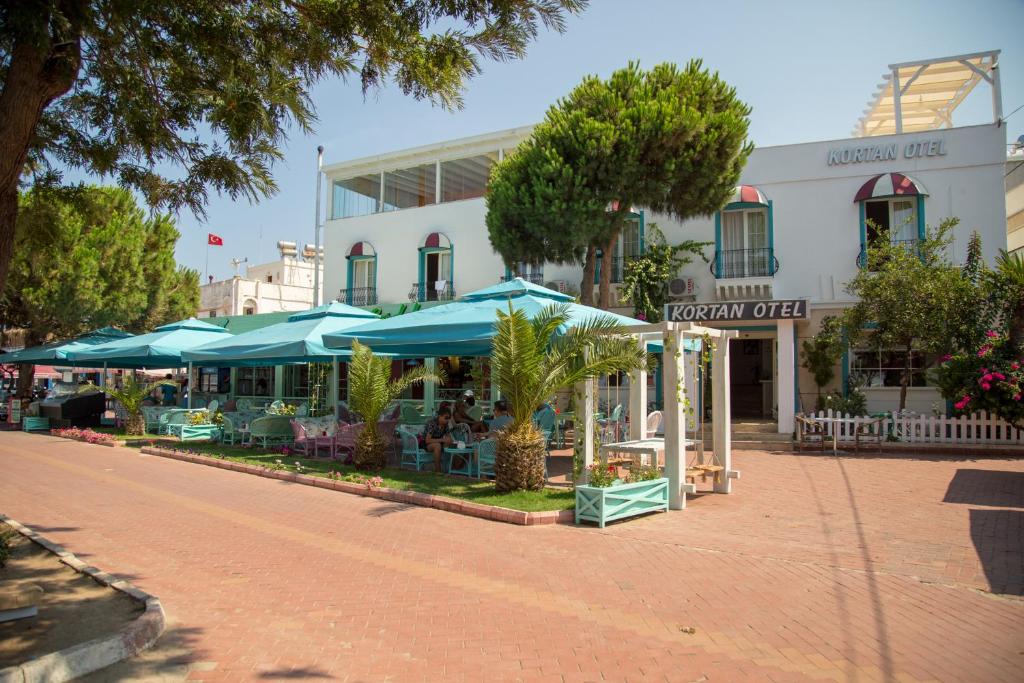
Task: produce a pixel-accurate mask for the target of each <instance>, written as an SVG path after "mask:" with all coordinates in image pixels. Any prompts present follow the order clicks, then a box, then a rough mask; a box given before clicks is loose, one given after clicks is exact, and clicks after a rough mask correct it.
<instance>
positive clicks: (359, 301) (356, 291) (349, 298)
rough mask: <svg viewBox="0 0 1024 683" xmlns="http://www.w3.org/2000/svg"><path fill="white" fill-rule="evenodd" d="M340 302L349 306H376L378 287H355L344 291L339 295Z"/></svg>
mask: <svg viewBox="0 0 1024 683" xmlns="http://www.w3.org/2000/svg"><path fill="white" fill-rule="evenodd" d="M338 301H340V302H341V303H343V304H348V305H349V306H376V305H377V288H376V287H354V288H352V289H343V290H341V292H340V293H339V294H338Z"/></svg>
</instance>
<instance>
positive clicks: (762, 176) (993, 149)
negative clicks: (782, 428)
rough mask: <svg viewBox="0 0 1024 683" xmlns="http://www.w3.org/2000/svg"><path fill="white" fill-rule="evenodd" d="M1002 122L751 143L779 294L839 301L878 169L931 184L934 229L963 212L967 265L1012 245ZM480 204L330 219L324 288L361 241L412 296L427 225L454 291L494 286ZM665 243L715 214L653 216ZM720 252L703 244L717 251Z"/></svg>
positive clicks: (958, 245)
mask: <svg viewBox="0 0 1024 683" xmlns="http://www.w3.org/2000/svg"><path fill="white" fill-rule="evenodd" d="M1005 131H1006V129H1005V127H1004V128H998V127H996V126H994V125H983V126H972V127H966V128H954V129H951V130H940V131H930V132H928V133H917V134H907V135H901V136H880V137H874V138H855V139H847V140H833V141H824V142H814V143H806V144H799V145H785V146H780V147H763V148H758V149H756V150H754V152H753V153H752V154H751V157H750V160H749V161H748V163H747V167H746V169H745V170H744V172H743V176H742V180H741V182H742V183H743V184H750V185H756V186H757V187H759V188H760V189H761V190H762V191H763V192H764V193H765V194H766V195H767V196H768V198H769V199H771V200H772V202H773V207H774V235H775V255H776V257H777V258H778V260H779V272H778V274H777V275H776V276H775V281H774V296H775V297H776V298H801V297H807V298H809V299H811V300H812V303H822V304H828V303H843V302H847V301H849V296H848V295H846V293H845V292H844V291H843V285H844V283H845V282H847V281H848V280H850V279H851V278H852V277H853V276H854V274H855V273H856V268H857V265H856V259H857V255H858V253H859V251H860V232H859V214H858V207H857V205H856V204H854V202H853V198H854V195H855V194H856V193H857V190H858V189H859V188H860V187H861V185H863V183H864V182H866V181H867V180H868V179H869V178H871V177H872V176H874V175H877V174H879V173H885V172H903V173H907V174H909V175H911V176H913V177H914V178H916V179H917V180H918V181H920V182H921V183H922V184H924V186H925V187H926V188H927V190H928V192H929V196H928V197H927V198H926V199H925V220H926V222H927V223H928V224H929V225H932V226H934V225H937V224H938V223H939V222H940V221H941V220H942V219H943V218H945V217H948V216H957V217H959V218H960V220H961V222H960V226H959V227H958V228H957V231H956V233H955V239H954V244H953V256H954V258H955V259H957V260H962V259H963V257H964V255H965V253H966V245H967V240H968V238H969V236H970V233H971V232H972V231H973V230H978V231H979V232H980V233H981V235H982V240H983V245H984V252H985V256H986V258H988V259H990V260H991V259H993V258H994V257H995V255H996V254H997V253H998V250H999V249H1002V248H1005V247H1006V210H1005V194H1004V189H1003V174H1004V173H1005V155H1006V152H1005V150H1006V147H1005V138H1006V135H1005ZM926 139H942V140H944V142H945V148H946V151H947V154H946V155H945V156H933V157H922V158H914V159H905V158H903V154H902V148H903V146H904V145H905V144H907V143H908V142H912V141H915V140H926ZM889 142H897V143H898V144H899V148H900V155H899V157H898V158H897V159H896V160H894V161H884V162H883V161H878V162H869V163H859V164H850V165H845V166H829V165H828V164H827V160H828V151H829V150H830V149H833V148H841V147H848V146H863V145H866V144H871V145H875V144H877V145H885V144H887V143H889ZM485 215H486V207H485V204H484V200H483V199H482V198H481V199H471V200H465V201H460V202H452V203H447V204H437V205H432V206H427V207H421V208H414V209H405V210H401V211H392V212H387V213H379V214H373V215H369V216H359V217H353V218H344V219H338V220H331V221H328V222H327V224H326V230H325V247H326V254H327V257H326V268H325V273H324V292H325V298H326V299H327V300H333V299H335V298H336V297H337V296H338V292H339V291H340V290H341V289H343V288H344V287H345V286H346V268H347V261H346V259H345V255H346V254H347V253H348V250H349V249H350V248H351V246H352V245H353V244H355V243H356V242H360V241H366V242H369V243H370V244H372V245H373V246H374V248H375V249H376V252H377V269H378V270H377V292H378V300H379V301H380V302H382V303H400V302H405V301H408V300H409V299H408V295H409V290H410V289H411V287H412V283H414V282H416V281H417V278H418V258H419V254H418V247H419V246H420V244H421V243H422V240H423V239H424V237H426V235H428V234H429V233H431V232H443V233H444V234H446V235H447V236H448V237H449V238H450V239H451V241H452V244H453V245H454V248H455V258H454V270H453V273H454V275H453V280H454V283H455V288H456V294H464V293H466V292H469V291H472V290H474V289H479V288H481V287H486V286H489V285H492V284H494V283H496V282H497V281H498V280H499V278H500V277H501V276H502V275H504V272H505V269H504V265H503V264H502V261H501V259H500V258H499V257H498V256H497V255H496V254H495V253H494V252H493V250H492V249H491V245H490V241H489V240H488V236H487V228H486V225H485V223H484V218H485ZM646 218H647V222H648V223H651V222H655V223H657V224H658V225H659V227H660V228H661V229H662V231H663V232H664V233H665V234H666V236H667V237H668V239H669V241H671V242H678V241H681V240H684V239H697V240H705V241H708V242H713V241H714V238H715V235H714V220H713V219H712V218H711V217H708V218H703V219H696V220H691V221H687V222H686V223H685V224H680V223H679V222H678V221H675V220H673V219H671V218H669V217H667V216H659V215H655V214H648V215H647V217H646ZM713 253H714V248H713V247H711V248H709V249H708V251H707V255H708V256H709V257H711V256H712V255H713ZM581 274H582V271H581V269H580V268H579V267H578V266H555V265H551V264H549V265H548V266H546V267H545V269H544V278H545V280H548V281H549V280H555V279H564V280H567V281H569V282H570V283H571V284H573V285H574V286H578V284H579V281H580V277H581ZM682 275H684V276H692V277H694V278H695V279H696V281H697V285H698V299H699V300H704V301H707V300H714V298H715V288H714V282H715V281H714V278H713V276H712V275H711V273H710V271H709V269H708V265H707V264H706V263H703V262H695V263H693V264H691V265H690V266H688V267H687V268H686V270H685V271H684V272H683V273H682Z"/></svg>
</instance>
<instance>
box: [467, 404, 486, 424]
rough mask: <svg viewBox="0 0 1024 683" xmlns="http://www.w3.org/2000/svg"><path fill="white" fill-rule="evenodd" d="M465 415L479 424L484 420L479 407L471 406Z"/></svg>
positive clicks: (482, 411) (482, 410)
mask: <svg viewBox="0 0 1024 683" xmlns="http://www.w3.org/2000/svg"><path fill="white" fill-rule="evenodd" d="M466 415H468V416H469V417H471V418H473V421H474V422H479V421H480V420H482V419H483V418H484V409H483V408H482V407H481V406H473V407H471V408H469V409H467V410H466Z"/></svg>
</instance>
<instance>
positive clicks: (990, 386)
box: [981, 382, 992, 391]
mask: <svg viewBox="0 0 1024 683" xmlns="http://www.w3.org/2000/svg"><path fill="white" fill-rule="evenodd" d="M981 388H982V389H984V390H985V391H988V390H989V389H991V388H992V385H991V384H989V383H988V382H984V383H983V384H982V385H981Z"/></svg>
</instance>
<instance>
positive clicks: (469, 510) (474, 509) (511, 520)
mask: <svg viewBox="0 0 1024 683" xmlns="http://www.w3.org/2000/svg"><path fill="white" fill-rule="evenodd" d="M141 452H142V453H145V454H146V455H156V456H159V457H162V458H169V459H171V460H181V461H184V462H193V463H197V464H200V465H207V466H209V467H218V468H221V469H226V470H230V471H236V472H244V473H246V474H254V475H256V476H258V477H265V478H267V479H277V480H279V481H285V482H288V483H292V484H301V485H302V486H312V487H315V488H322V489H334V490H335V491H341V492H342V493H351V494H355V495H357V496H363V497H365V498H378V499H380V500H387V501H391V502H395V503H407V504H409V505H418V506H421V507H428V508H434V509H435V510H443V511H445V512H453V513H455V514H458V515H466V516H467V517H477V518H479V519H486V520H490V521H493V522H505V523H507V524H517V525H519V526H541V525H548V524H575V522H576V515H575V513H574V512H573V511H572V510H547V511H544V512H524V511H522V510H512V509H509V508H503V507H497V506H495V505H483V504H481V503H474V502H472V501H468V500H461V499H459V498H449V497H447V496H437V495H434V494H432V493H422V492H420V491H407V490H402V489H391V488H385V487H383V486H382V487H378V488H368V487H366V486H364V485H362V484H356V483H354V482H350V481H338V480H335V479H328V478H326V477H314V476H312V475H308V474H298V473H296V472H285V471H283V470H273V469H270V468H269V467H259V466H257V465H249V464H248V463H236V462H234V461H231V460H224V459H221V458H211V457H209V456H205V455H197V454H192V453H181V452H179V451H171V450H166V449H163V448H154V447H152V446H143V447H142V449H141ZM235 465H241V467H236V466H235ZM0 683H4V681H3V680H2V679H0Z"/></svg>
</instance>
